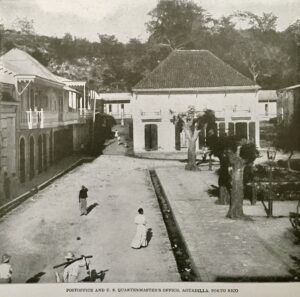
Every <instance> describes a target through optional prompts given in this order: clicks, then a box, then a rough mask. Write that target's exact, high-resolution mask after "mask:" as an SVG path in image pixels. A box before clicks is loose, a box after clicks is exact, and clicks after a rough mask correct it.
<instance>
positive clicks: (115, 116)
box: [108, 112, 132, 120]
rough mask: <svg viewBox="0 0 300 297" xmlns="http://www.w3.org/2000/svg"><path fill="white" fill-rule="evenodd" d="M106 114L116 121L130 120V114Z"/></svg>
mask: <svg viewBox="0 0 300 297" xmlns="http://www.w3.org/2000/svg"><path fill="white" fill-rule="evenodd" d="M108 114H109V115H110V116H112V117H114V118H115V119H116V120H120V119H131V118H132V115H131V113H125V112H109V113H108Z"/></svg>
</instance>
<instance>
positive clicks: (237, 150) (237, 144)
mask: <svg viewBox="0 0 300 297" xmlns="http://www.w3.org/2000/svg"><path fill="white" fill-rule="evenodd" d="M208 146H209V148H210V150H211V153H212V154H213V155H215V156H216V157H218V158H219V160H220V170H219V180H218V183H219V187H220V197H219V200H220V202H221V203H224V204H228V203H229V204H230V206H229V210H228V213H227V217H228V218H232V219H239V218H243V217H244V213H243V200H244V172H245V171H244V169H245V166H251V165H253V162H254V160H255V159H256V157H257V155H258V151H257V149H256V146H255V144H254V143H251V142H250V143H247V141H246V140H245V139H241V140H238V139H237V138H236V137H232V136H226V135H225V136H219V137H218V136H216V135H212V136H210V137H209V138H208ZM229 166H231V167H232V173H231V175H230V174H229V170H228V169H229Z"/></svg>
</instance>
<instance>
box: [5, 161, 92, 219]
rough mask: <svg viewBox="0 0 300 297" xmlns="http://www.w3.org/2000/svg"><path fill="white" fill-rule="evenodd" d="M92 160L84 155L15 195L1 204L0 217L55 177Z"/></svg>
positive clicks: (50, 182) (44, 186)
mask: <svg viewBox="0 0 300 297" xmlns="http://www.w3.org/2000/svg"><path fill="white" fill-rule="evenodd" d="M93 160H94V158H92V157H85V158H82V159H80V160H78V161H76V162H75V163H73V164H72V165H71V166H69V167H68V168H66V169H64V170H63V171H61V172H59V173H58V174H56V175H54V176H52V177H51V178H49V179H48V180H46V181H44V182H43V183H41V184H40V185H38V186H36V187H34V188H32V189H31V190H29V191H27V192H25V193H24V194H21V195H20V196H18V197H16V198H15V199H14V200H12V201H9V202H8V203H6V204H4V205H2V206H1V207H0V218H1V217H2V216H4V215H5V214H7V213H8V212H10V211H11V210H13V209H14V208H16V207H17V206H19V205H20V204H21V203H22V202H24V201H25V200H27V199H28V198H30V197H32V196H33V195H35V194H36V193H38V192H39V191H41V190H43V189H45V188H46V187H48V186H49V185H50V184H52V183H53V182H54V181H55V180H56V179H58V178H60V177H62V176H63V175H65V174H66V173H68V172H70V171H72V170H73V169H74V168H76V167H77V166H80V165H82V164H83V163H89V162H92V161H93Z"/></svg>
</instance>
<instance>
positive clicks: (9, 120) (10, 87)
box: [0, 69, 18, 201]
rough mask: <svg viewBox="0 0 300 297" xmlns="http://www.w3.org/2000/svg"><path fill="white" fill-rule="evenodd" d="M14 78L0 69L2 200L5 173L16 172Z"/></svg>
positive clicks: (0, 172) (0, 194) (16, 105)
mask: <svg viewBox="0 0 300 297" xmlns="http://www.w3.org/2000/svg"><path fill="white" fill-rule="evenodd" d="M17 107H18V102H17V101H16V93H15V90H14V80H13V78H12V77H11V76H10V75H9V73H8V72H6V71H4V70H3V69H0V201H1V200H2V198H4V193H3V191H2V190H3V182H4V173H5V172H6V173H7V174H9V175H11V174H14V173H16V170H17V166H16V158H15V156H16V114H17Z"/></svg>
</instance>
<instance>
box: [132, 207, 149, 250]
mask: <svg viewBox="0 0 300 297" xmlns="http://www.w3.org/2000/svg"><path fill="white" fill-rule="evenodd" d="M134 222H135V224H137V227H136V234H135V236H134V238H133V240H132V242H131V247H132V248H134V249H139V248H141V247H146V246H147V229H146V218H145V216H144V210H143V209H142V208H139V210H138V215H137V216H136V217H135V219H134Z"/></svg>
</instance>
